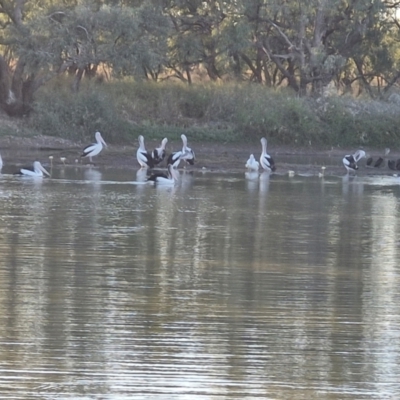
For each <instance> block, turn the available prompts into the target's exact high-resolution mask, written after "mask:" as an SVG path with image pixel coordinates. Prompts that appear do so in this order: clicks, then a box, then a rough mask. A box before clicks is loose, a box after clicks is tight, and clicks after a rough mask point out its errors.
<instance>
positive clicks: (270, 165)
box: [260, 137, 276, 172]
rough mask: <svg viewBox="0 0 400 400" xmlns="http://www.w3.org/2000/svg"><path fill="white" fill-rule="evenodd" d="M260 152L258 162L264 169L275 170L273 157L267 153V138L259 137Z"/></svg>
mask: <svg viewBox="0 0 400 400" xmlns="http://www.w3.org/2000/svg"><path fill="white" fill-rule="evenodd" d="M261 146H262V152H261V156H260V164H261V166H262V167H263V168H264V169H265V170H266V171H272V172H273V171H275V170H276V167H275V162H274V160H273V158H272V157H271V156H270V155H269V154H268V153H267V139H265V138H264V137H263V138H261Z"/></svg>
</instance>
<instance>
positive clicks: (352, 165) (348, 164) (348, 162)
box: [342, 150, 365, 173]
mask: <svg viewBox="0 0 400 400" xmlns="http://www.w3.org/2000/svg"><path fill="white" fill-rule="evenodd" d="M363 157H365V151H364V150H357V151H356V152H355V153H354V154H353V155H351V154H347V155H345V156H344V157H343V160H342V161H343V165H344V167H345V168H346V170H347V173H349V172H351V171H356V170H358V165H357V163H358V161H360V160H361V159H362V158H363Z"/></svg>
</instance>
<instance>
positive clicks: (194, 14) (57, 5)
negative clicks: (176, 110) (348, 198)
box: [0, 0, 400, 115]
mask: <svg viewBox="0 0 400 400" xmlns="http://www.w3.org/2000/svg"><path fill="white" fill-rule="evenodd" d="M399 7H400V2H397V1H395V0H368V1H366V0H348V1H345V0H305V1H301V2H299V1H294V0H226V1H224V0H207V1H200V0H185V1H183V0H160V1H156V0H153V1H143V0H126V1H118V0H97V1H96V0H86V1H80V0H75V1H72V2H71V1H68V2H67V1H63V0H53V1H49V0H39V1H36V2H28V1H27V0H1V1H0V45H1V47H2V50H3V52H2V54H3V57H2V60H1V62H0V83H1V85H0V103H1V104H2V106H3V108H4V109H6V111H8V112H9V113H10V114H16V115H22V114H24V113H27V112H29V110H30V107H31V105H32V101H33V96H34V93H35V91H36V90H37V89H38V88H39V87H41V86H42V85H43V84H45V83H46V82H47V81H49V80H50V79H53V78H54V77H55V76H57V75H59V74H64V73H65V74H67V73H68V74H70V75H72V76H73V77H74V79H73V85H72V90H75V91H76V90H79V84H80V82H81V79H82V78H84V77H86V78H93V77H96V76H98V77H99V76H103V77H104V76H106V77H107V78H110V79H111V78H119V77H129V76H130V77H134V78H135V79H137V80H138V79H145V80H153V81H159V80H164V79H172V78H174V79H179V80H181V81H184V82H187V83H189V84H190V83H192V82H193V81H194V79H207V80H213V81H218V80H220V81H251V82H256V83H259V84H262V85H266V86H270V87H278V86H287V87H289V88H291V89H292V90H293V91H294V92H296V93H297V94H299V95H302V96H303V95H309V94H320V93H321V92H322V91H323V90H324V88H326V87H327V86H328V85H332V84H335V85H336V86H337V87H340V88H341V89H342V91H343V92H344V91H348V90H353V89H354V87H357V88H358V90H364V91H366V92H367V93H368V94H369V95H370V96H371V97H377V96H384V95H385V93H386V92H387V91H388V90H389V89H390V88H391V87H393V85H395V84H396V82H397V80H398V78H399V76H400V66H399V61H398V57H397V55H398V53H399V38H400V37H399V32H400V21H399V19H398V15H399V13H398V9H399Z"/></svg>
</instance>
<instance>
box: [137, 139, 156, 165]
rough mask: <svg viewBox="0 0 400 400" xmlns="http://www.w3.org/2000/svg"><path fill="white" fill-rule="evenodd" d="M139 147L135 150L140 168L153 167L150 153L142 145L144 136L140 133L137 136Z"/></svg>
mask: <svg viewBox="0 0 400 400" xmlns="http://www.w3.org/2000/svg"><path fill="white" fill-rule="evenodd" d="M138 140H139V148H138V149H137V152H136V158H137V160H138V163H139V164H140V167H141V168H153V167H154V160H153V157H152V156H151V154H150V153H149V152H148V151H146V148H145V147H144V137H143V136H142V135H140V136H139V138H138Z"/></svg>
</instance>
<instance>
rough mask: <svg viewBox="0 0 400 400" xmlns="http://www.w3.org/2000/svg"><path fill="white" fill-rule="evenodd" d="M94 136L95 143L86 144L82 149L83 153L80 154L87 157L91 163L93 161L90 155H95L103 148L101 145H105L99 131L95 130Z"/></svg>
mask: <svg viewBox="0 0 400 400" xmlns="http://www.w3.org/2000/svg"><path fill="white" fill-rule="evenodd" d="M95 138H96V143H92V144H90V145H89V146H86V147H85V148H84V149H83V153H82V155H81V157H89V160H90V162H91V163H92V162H93V161H92V157H94V156H97V155H98V154H99V153H100V152H101V150H103V145H104V146H105V147H107V144H106V142H105V141H104V139H103V138H102V136H101V133H100V132H96V134H95Z"/></svg>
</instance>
